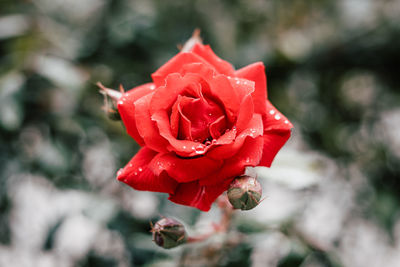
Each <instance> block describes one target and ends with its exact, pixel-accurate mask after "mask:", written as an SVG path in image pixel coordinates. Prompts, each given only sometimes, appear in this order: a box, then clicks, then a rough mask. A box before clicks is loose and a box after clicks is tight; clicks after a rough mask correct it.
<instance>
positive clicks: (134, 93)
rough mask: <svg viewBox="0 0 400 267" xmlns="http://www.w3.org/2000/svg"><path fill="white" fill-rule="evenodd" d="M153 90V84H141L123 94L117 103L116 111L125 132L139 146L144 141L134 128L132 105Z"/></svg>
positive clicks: (133, 106) (133, 108) (133, 107)
mask: <svg viewBox="0 0 400 267" xmlns="http://www.w3.org/2000/svg"><path fill="white" fill-rule="evenodd" d="M154 88H155V85H154V84H153V83H146V84H143V85H141V86H138V87H135V88H133V89H131V90H129V91H128V92H126V93H124V94H123V95H122V97H121V100H120V101H118V111H119V114H120V115H121V118H122V121H123V122H124V125H125V127H126V131H127V132H128V134H129V135H130V136H132V138H133V139H135V140H136V142H138V144H139V145H141V146H143V145H144V141H143V138H142V137H141V136H140V135H139V132H138V130H137V128H136V122H135V105H134V103H135V101H136V100H138V99H139V98H141V97H142V96H145V95H147V94H149V93H151V91H152V90H154Z"/></svg>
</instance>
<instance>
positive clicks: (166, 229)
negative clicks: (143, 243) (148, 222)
mask: <svg viewBox="0 0 400 267" xmlns="http://www.w3.org/2000/svg"><path fill="white" fill-rule="evenodd" d="M151 232H152V233H153V241H154V243H156V244H157V245H158V246H160V247H162V248H166V249H168V248H174V247H177V246H179V245H181V244H183V243H185V242H186V231H185V227H184V226H183V225H182V224H181V223H180V222H178V221H177V220H174V219H171V218H163V219H161V220H159V221H158V222H156V223H155V225H154V226H152V229H151Z"/></svg>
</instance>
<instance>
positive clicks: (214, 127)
mask: <svg viewBox="0 0 400 267" xmlns="http://www.w3.org/2000/svg"><path fill="white" fill-rule="evenodd" d="M225 129H226V119H225V116H221V117H219V118H218V119H216V120H215V121H214V122H213V123H211V124H210V128H209V130H210V135H211V137H212V138H213V139H214V140H217V139H218V138H219V137H220V136H221V134H222V133H223V131H224V130H225ZM233 138H234V137H233Z"/></svg>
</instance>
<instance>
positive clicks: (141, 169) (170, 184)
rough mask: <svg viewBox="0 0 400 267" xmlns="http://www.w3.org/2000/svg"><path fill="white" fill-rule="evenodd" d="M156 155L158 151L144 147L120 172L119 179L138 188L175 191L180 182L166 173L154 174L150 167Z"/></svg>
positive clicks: (165, 191)
mask: <svg viewBox="0 0 400 267" xmlns="http://www.w3.org/2000/svg"><path fill="white" fill-rule="evenodd" d="M156 155H157V152H155V151H153V150H151V149H149V148H147V147H143V148H142V149H140V150H139V152H138V153H137V154H136V155H135V156H134V157H133V158H132V159H131V160H130V161H129V163H128V164H127V165H126V166H125V167H124V168H123V169H122V170H120V171H119V172H118V177H117V179H118V180H119V181H121V182H124V183H126V184H127V185H129V186H131V187H132V188H134V189H136V190H145V191H153V192H162V193H173V192H174V191H175V188H176V186H177V184H178V183H177V182H176V181H175V180H174V179H171V178H170V177H168V175H166V174H163V175H160V176H158V175H154V173H153V172H152V171H151V170H150V169H149V168H148V165H149V162H150V161H151V160H153V158H154V157H155V156H156Z"/></svg>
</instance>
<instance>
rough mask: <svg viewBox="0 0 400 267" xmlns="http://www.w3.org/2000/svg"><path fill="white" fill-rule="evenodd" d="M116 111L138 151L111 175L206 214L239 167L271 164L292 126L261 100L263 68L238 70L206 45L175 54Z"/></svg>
mask: <svg viewBox="0 0 400 267" xmlns="http://www.w3.org/2000/svg"><path fill="white" fill-rule="evenodd" d="M152 79H153V83H148V84H144V85H141V86H138V87H136V88H134V89H132V90H130V91H128V92H126V93H124V94H123V95H122V97H121V98H120V99H119V102H118V111H119V113H120V115H121V118H122V120H123V122H124V124H125V126H126V129H127V132H128V134H130V135H131V136H132V137H133V138H134V139H135V140H136V141H137V142H138V143H139V144H140V145H141V146H142V148H141V149H140V151H139V152H138V153H137V154H136V155H135V156H134V157H133V158H132V159H131V160H130V162H129V163H128V164H127V165H126V166H125V167H124V168H123V169H121V170H120V171H119V172H118V177H117V178H118V180H120V181H122V182H124V183H126V184H128V185H130V186H131V187H133V188H134V189H137V190H147V191H155V192H165V193H168V194H169V200H171V201H173V202H175V203H178V204H182V205H187V206H192V207H196V208H198V209H200V210H203V211H208V210H209V209H210V206H211V204H212V203H213V202H214V200H215V199H216V198H217V197H218V196H219V195H220V194H222V193H223V192H224V191H226V190H227V188H228V186H229V184H230V183H231V181H232V180H233V179H234V178H235V177H236V176H239V175H241V174H243V172H244V169H245V167H246V166H267V167H269V166H270V165H271V162H272V160H273V158H274V157H275V155H276V153H277V152H278V151H279V149H280V148H281V147H282V146H283V145H284V144H285V142H286V141H287V140H288V138H289V137H290V129H291V128H292V124H291V123H290V122H289V121H288V120H287V119H286V118H285V117H284V116H283V115H282V114H281V113H280V112H279V111H278V110H276V108H275V107H274V106H272V104H271V103H270V102H269V101H268V100H267V92H266V77H265V72H264V65H263V63H262V62H257V63H254V64H251V65H249V66H246V67H244V68H242V69H239V70H234V68H233V67H232V65H231V64H229V63H228V62H226V61H224V60H222V59H220V58H219V57H217V56H216V55H215V54H214V53H213V51H212V50H211V48H210V47H209V46H207V45H202V44H199V43H198V44H196V45H194V47H193V48H192V49H191V50H190V51H189V52H180V53H178V54H177V55H176V56H175V57H173V58H172V59H171V60H169V61H168V62H167V63H166V64H165V65H163V66H162V67H161V68H159V69H158V70H157V71H156V72H155V73H153V74H152Z"/></svg>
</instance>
